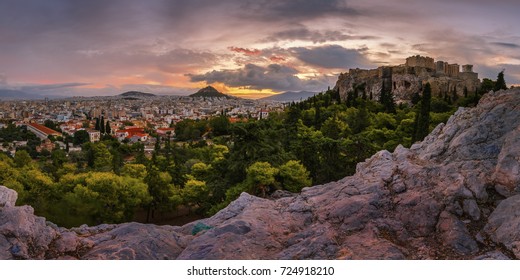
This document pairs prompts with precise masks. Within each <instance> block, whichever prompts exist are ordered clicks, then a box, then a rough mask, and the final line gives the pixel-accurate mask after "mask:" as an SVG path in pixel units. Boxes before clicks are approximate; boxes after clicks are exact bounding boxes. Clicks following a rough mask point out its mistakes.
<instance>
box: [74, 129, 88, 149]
mask: <svg viewBox="0 0 520 280" xmlns="http://www.w3.org/2000/svg"><path fill="white" fill-rule="evenodd" d="M89 140H90V138H89V135H88V132H87V131H86V130H78V131H76V132H74V138H73V140H72V143H73V144H74V145H82V144H84V143H87V142H88V141H89Z"/></svg>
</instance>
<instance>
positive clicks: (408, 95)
mask: <svg viewBox="0 0 520 280" xmlns="http://www.w3.org/2000/svg"><path fill="white" fill-rule="evenodd" d="M426 83H430V85H431V89H432V94H433V95H434V96H441V97H442V96H444V95H446V94H448V95H449V96H453V95H454V94H456V95H457V96H463V95H464V93H465V92H466V93H467V94H472V93H474V92H475V91H476V90H478V89H479V88H480V80H479V79H478V74H477V73H475V72H473V65H470V64H467V65H462V72H461V71H460V66H459V65H458V64H456V63H448V62H445V61H434V60H433V58H431V57H423V56H418V55H416V56H411V57H408V58H407V59H406V62H405V64H402V65H397V66H382V67H379V68H377V69H370V70H366V69H350V70H349V72H348V73H342V74H340V75H339V78H338V81H337V82H336V86H335V87H334V90H336V91H338V92H339V95H340V97H341V99H342V100H346V99H347V96H348V93H349V92H354V91H358V95H359V96H361V94H362V92H364V93H365V94H366V96H367V97H368V98H370V99H375V100H378V99H379V97H380V96H381V90H382V89H383V88H385V89H387V90H389V91H391V92H392V94H393V96H394V98H395V100H396V101H397V102H409V101H411V99H412V96H413V94H415V93H420V92H421V91H422V88H423V85H424V84H426Z"/></svg>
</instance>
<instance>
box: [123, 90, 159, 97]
mask: <svg viewBox="0 0 520 280" xmlns="http://www.w3.org/2000/svg"><path fill="white" fill-rule="evenodd" d="M119 96H122V97H154V96H156V95H155V94H153V93H147V92H140V91H127V92H124V93H121V94H120V95H119Z"/></svg>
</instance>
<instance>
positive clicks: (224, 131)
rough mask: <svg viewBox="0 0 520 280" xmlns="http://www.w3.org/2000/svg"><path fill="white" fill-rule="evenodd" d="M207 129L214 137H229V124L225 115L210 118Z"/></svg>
mask: <svg viewBox="0 0 520 280" xmlns="http://www.w3.org/2000/svg"><path fill="white" fill-rule="evenodd" d="M209 127H210V129H211V132H212V133H213V135H214V136H221V135H229V130H230V128H231V123H230V122H229V119H228V118H227V117H226V116H225V115H221V116H218V117H215V118H212V119H211V120H210V121H209Z"/></svg>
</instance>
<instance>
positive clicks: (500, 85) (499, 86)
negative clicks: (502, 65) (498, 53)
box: [493, 70, 507, 91]
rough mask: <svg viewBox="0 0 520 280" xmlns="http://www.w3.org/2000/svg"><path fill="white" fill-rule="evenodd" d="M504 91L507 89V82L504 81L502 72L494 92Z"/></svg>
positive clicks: (499, 74)
mask: <svg viewBox="0 0 520 280" xmlns="http://www.w3.org/2000/svg"><path fill="white" fill-rule="evenodd" d="M502 89H507V85H506V80H505V79H504V70H502V71H500V73H498V76H497V81H496V83H495V88H493V90H494V91H499V90H502Z"/></svg>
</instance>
